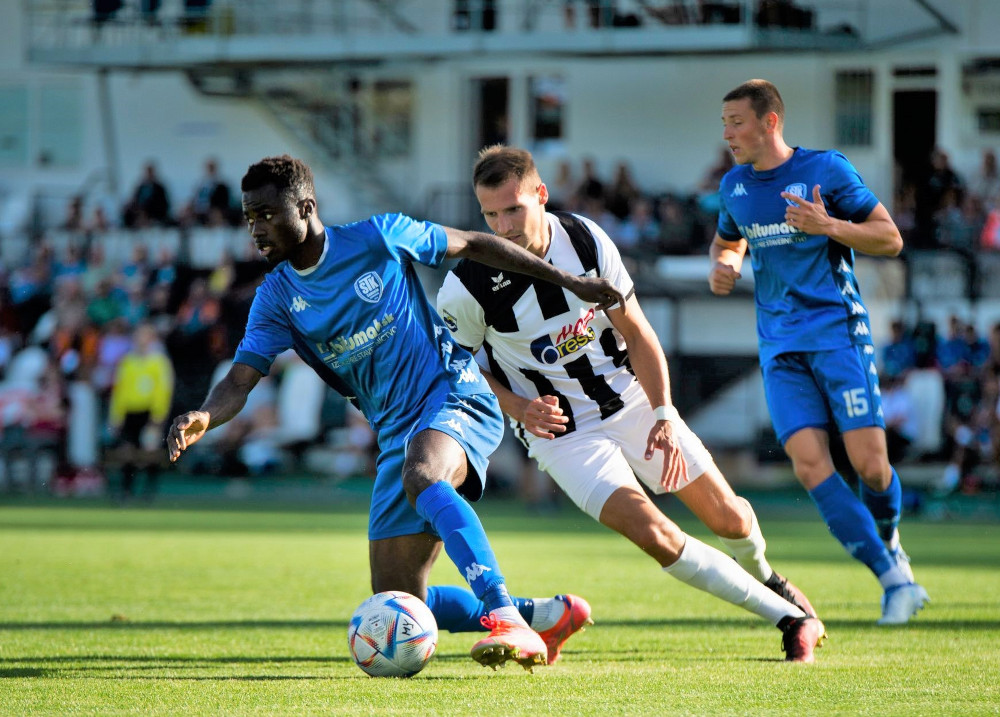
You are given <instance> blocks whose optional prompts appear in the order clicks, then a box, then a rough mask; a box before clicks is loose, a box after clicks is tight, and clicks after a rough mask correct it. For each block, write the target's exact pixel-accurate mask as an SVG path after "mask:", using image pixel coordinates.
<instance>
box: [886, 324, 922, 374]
mask: <svg viewBox="0 0 1000 717" xmlns="http://www.w3.org/2000/svg"><path fill="white" fill-rule="evenodd" d="M916 365H917V350H916V347H915V346H914V345H913V339H912V338H911V337H910V335H909V333H908V332H907V331H906V326H905V325H904V324H903V322H902V321H901V320H899V319H895V320H893V321H892V323H890V324H889V340H888V341H887V342H886V343H885V344H884V345H883V346H882V375H883V376H886V377H888V378H890V379H894V378H902V377H903V376H905V375H906V373H907V372H908V371H909V370H910V369H912V368H914V367H915V366H916Z"/></svg>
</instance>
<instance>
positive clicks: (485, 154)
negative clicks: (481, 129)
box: [472, 144, 538, 188]
mask: <svg viewBox="0 0 1000 717" xmlns="http://www.w3.org/2000/svg"><path fill="white" fill-rule="evenodd" d="M537 176H538V167H536V166H535V159H534V158H533V157H532V156H531V152H528V151H527V150H524V149H515V148H514V147H507V146H506V145H503V144H494V145H490V146H489V147H484V148H483V149H481V150H479V158H478V159H477V160H476V164H475V166H474V167H473V168H472V186H473V187H491V188H493V187H499V186H500V185H502V184H506V183H507V182H508V181H510V180H511V179H513V178H517V180H518V181H519V182H520V181H524V179H525V178H529V177H531V178H534V177H537Z"/></svg>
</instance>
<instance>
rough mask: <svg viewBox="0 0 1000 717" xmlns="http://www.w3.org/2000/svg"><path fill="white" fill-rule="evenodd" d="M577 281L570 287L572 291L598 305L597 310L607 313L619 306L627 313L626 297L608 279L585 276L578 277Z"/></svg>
mask: <svg viewBox="0 0 1000 717" xmlns="http://www.w3.org/2000/svg"><path fill="white" fill-rule="evenodd" d="M576 278H577V281H576V283H574V285H573V286H571V287H570V291H572V292H573V293H574V294H576V295H577V296H579V297H580V298H581V299H583V300H584V301H588V302H590V303H592V304H597V308H598V309H599V310H601V311H605V310H607V309H610V308H612V307H614V306H616V305H617V306H618V307H620V308H621V310H622V311H625V297H624V296H623V295H622V292H620V291H619V290H618V288H617V287H616V286H615V285H614V284H612V283H611V282H610V281H608V280H607V279H601V278H593V279H591V278H587V277H585V276H578V277H576Z"/></svg>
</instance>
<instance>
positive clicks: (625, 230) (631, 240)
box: [615, 196, 660, 257]
mask: <svg viewBox="0 0 1000 717" xmlns="http://www.w3.org/2000/svg"><path fill="white" fill-rule="evenodd" d="M659 241H660V223H659V222H658V221H657V220H656V217H655V216H654V215H653V203H652V202H651V201H650V200H649V199H647V198H646V197H642V196H640V197H637V198H636V199H635V201H633V202H632V210H631V211H630V212H629V214H628V216H627V217H625V221H623V222H622V223H621V225H620V226H619V227H618V236H617V237H615V244H617V245H618V248H619V249H620V250H621V251H622V252H623V253H627V254H631V255H632V256H633V257H652V256H654V255H655V254H656V253H657V251H658V245H659Z"/></svg>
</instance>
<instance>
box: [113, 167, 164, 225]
mask: <svg viewBox="0 0 1000 717" xmlns="http://www.w3.org/2000/svg"><path fill="white" fill-rule="evenodd" d="M170 223H171V218H170V198H169V195H168V194H167V188H166V187H165V186H164V185H163V182H161V181H160V178H159V176H158V175H157V173H156V165H155V164H154V163H153V162H147V163H146V164H145V166H144V167H143V172H142V179H141V180H140V181H139V184H138V185H136V188H135V191H134V192H133V193H132V199H131V201H129V203H128V204H127V205H126V206H125V211H124V213H123V216H122V224H124V225H125V226H126V227H129V228H131V229H141V228H143V227H148V226H152V225H161V226H162V225H167V224H170Z"/></svg>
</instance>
